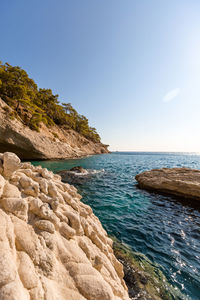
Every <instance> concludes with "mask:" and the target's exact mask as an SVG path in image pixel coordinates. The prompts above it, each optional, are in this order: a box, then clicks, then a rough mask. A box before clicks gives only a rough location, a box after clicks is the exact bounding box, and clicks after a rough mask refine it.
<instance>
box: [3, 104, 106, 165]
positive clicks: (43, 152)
mask: <svg viewBox="0 0 200 300" xmlns="http://www.w3.org/2000/svg"><path fill="white" fill-rule="evenodd" d="M5 151H11V152H14V153H16V154H17V155H18V156H19V157H20V158H21V159H27V160H30V159H32V160H33V159H38V160H39V159H65V158H74V157H81V156H85V155H91V154H100V153H108V152H109V151H108V149H107V146H106V145H104V144H102V143H94V142H92V141H90V140H88V139H86V138H85V137H83V136H81V135H80V134H78V133H77V132H75V131H73V130H66V129H62V128H60V127H58V126H53V127H50V128H48V127H46V126H45V125H44V124H42V125H41V128H40V132H37V131H33V130H31V129H30V128H29V127H27V126H25V125H24V124H23V122H22V121H21V120H20V119H19V117H18V118H16V117H15V115H14V111H13V109H12V108H10V107H9V106H8V105H7V104H6V103H5V102H4V101H3V100H2V99H0V152H5Z"/></svg>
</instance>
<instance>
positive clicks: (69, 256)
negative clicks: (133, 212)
mask: <svg viewBox="0 0 200 300" xmlns="http://www.w3.org/2000/svg"><path fill="white" fill-rule="evenodd" d="M80 199H81V196H80V195H79V194H78V193H77V190H76V189H75V187H73V186H70V185H69V184H67V183H63V182H62V181H61V178H60V176H59V175H56V174H53V173H52V172H50V171H48V170H47V169H43V168H42V167H40V166H37V167H34V166H33V165H31V164H30V163H21V161H20V159H19V158H18V157H17V156H16V155H15V154H14V153H10V152H6V153H4V154H0V236H1V240H0V299H2V300H7V299H20V300H29V299H31V300H44V299H52V300H57V299H59V300H62V299H63V300H65V299H72V300H81V299H82V300H86V299H87V300H94V299H95V300H120V299H122V300H128V299H130V298H129V296H128V291H127V287H126V284H125V282H124V280H123V277H124V272H123V266H122V264H121V263H120V262H119V261H118V260H117V259H116V257H115V255H114V253H113V249H112V245H113V242H112V240H111V239H110V238H109V237H108V236H107V233H106V231H105V230H104V229H103V227H102V225H101V223H100V221H99V219H98V218H97V217H96V216H95V215H94V214H93V212H92V209H91V207H90V206H88V205H85V204H83V203H82V202H81V201H80Z"/></svg>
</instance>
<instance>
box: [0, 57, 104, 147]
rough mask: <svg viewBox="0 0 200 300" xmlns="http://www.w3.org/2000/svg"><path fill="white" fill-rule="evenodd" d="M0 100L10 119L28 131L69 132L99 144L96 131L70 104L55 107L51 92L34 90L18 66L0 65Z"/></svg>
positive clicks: (56, 99)
mask: <svg viewBox="0 0 200 300" xmlns="http://www.w3.org/2000/svg"><path fill="white" fill-rule="evenodd" d="M0 97H1V98H2V99H3V100H4V101H5V102H6V103H7V104H8V105H9V106H10V107H12V108H13V109H14V114H13V117H20V119H21V120H22V121H23V123H24V124H25V125H27V126H29V127H30V128H31V129H32V130H37V131H39V129H40V125H41V123H44V124H46V125H47V126H49V127H50V126H53V125H55V124H56V125H58V126H60V127H62V128H64V129H73V130H75V131H77V132H78V133H80V134H81V135H83V136H84V137H86V138H87V139H89V140H92V141H94V142H100V136H99V134H98V133H97V132H96V129H95V128H93V127H90V126H89V124H88V119H87V118H86V117H85V116H83V115H80V114H79V113H78V112H77V111H76V110H75V109H74V108H73V107H72V105H71V104H70V103H62V104H60V103H59V100H58V95H54V94H53V93H52V90H51V89H41V88H39V89H38V86H37V84H36V83H35V82H34V80H33V79H31V78H29V76H28V74H27V72H26V71H25V70H23V69H21V68H20V67H18V66H14V67H13V66H11V65H10V64H8V63H5V64H2V63H1V62H0Z"/></svg>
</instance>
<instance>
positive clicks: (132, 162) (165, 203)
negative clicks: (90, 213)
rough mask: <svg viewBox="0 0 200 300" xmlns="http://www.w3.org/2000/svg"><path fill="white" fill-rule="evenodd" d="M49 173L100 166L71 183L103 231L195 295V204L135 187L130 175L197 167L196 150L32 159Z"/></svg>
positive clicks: (198, 259)
mask: <svg viewBox="0 0 200 300" xmlns="http://www.w3.org/2000/svg"><path fill="white" fill-rule="evenodd" d="M33 164H35V165H38V164H40V165H42V166H43V167H46V168H48V169H50V170H52V171H54V172H56V171H59V170H63V169H70V168H71V167H73V166H77V165H81V166H82V167H84V168H86V169H94V170H102V169H104V171H102V172H100V173H97V174H94V175H93V176H90V177H89V178H87V177H85V178H83V179H81V180H79V181H77V182H76V184H75V185H76V187H77V188H78V190H79V192H80V193H81V195H82V196H83V202H85V203H87V204H89V205H90V206H91V207H92V208H93V210H94V212H95V214H96V215H97V216H98V217H99V219H100V220H101V222H102V224H103V226H104V227H105V229H106V230H107V231H108V233H110V234H112V235H115V236H116V237H117V238H118V239H120V240H121V241H123V242H125V243H126V244H128V245H129V246H130V247H131V248H132V249H133V250H134V251H136V252H141V253H143V254H145V255H146V256H147V257H148V258H149V259H150V260H151V261H152V262H154V263H157V264H159V268H160V269H161V270H162V271H163V273H164V274H165V275H166V277H167V279H168V280H169V282H170V283H171V284H172V285H173V286H174V287H177V288H178V289H180V290H181V292H182V293H183V295H184V296H183V298H182V299H200V204H199V207H198V206H197V205H195V204H192V203H188V202H181V201H180V200H177V199H175V198H172V197H168V196H161V195H157V194H150V193H148V192H146V191H142V190H139V189H138V188H137V187H136V181H135V178H134V177H135V175H136V174H138V173H140V172H142V171H144V170H150V169H152V168H161V167H182V166H186V167H191V168H195V169H200V155H196V154H189V153H188V154H187V153H176V154H175V153H136V152H116V153H112V154H103V155H97V156H91V157H87V158H83V159H75V160H65V161H42V162H33Z"/></svg>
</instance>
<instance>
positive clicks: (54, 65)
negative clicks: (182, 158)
mask: <svg viewBox="0 0 200 300" xmlns="http://www.w3.org/2000/svg"><path fill="white" fill-rule="evenodd" d="M0 7H1V18H0V25H1V28H2V30H1V45H0V53H1V55H0V60H2V61H3V62H9V63H10V64H12V65H19V66H21V67H22V68H24V69H25V70H26V71H27V72H28V74H29V75H30V77H32V78H33V79H34V80H35V81H36V83H37V84H38V86H39V87H41V88H51V89H52V90H53V92H54V93H57V94H59V96H60V98H59V99H60V101H61V102H71V103H72V105H73V106H74V107H75V108H76V109H77V110H78V112H79V113H81V114H84V115H86V116H87V117H88V119H89V121H90V124H91V125H92V126H94V127H96V128H97V131H98V132H99V133H100V135H101V137H102V142H104V143H106V144H109V145H110V149H111V150H129V151H131V150H132V151H195V152H200V1H199V0H196V1H195V0H187V1H186V0H164V1H160V0H151V1H149V0H73V1H71V0H59V1H55V0H42V1H39V0H34V1H33V0H31V1H25V0H12V1H6V0H2V1H1V6H0Z"/></svg>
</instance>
